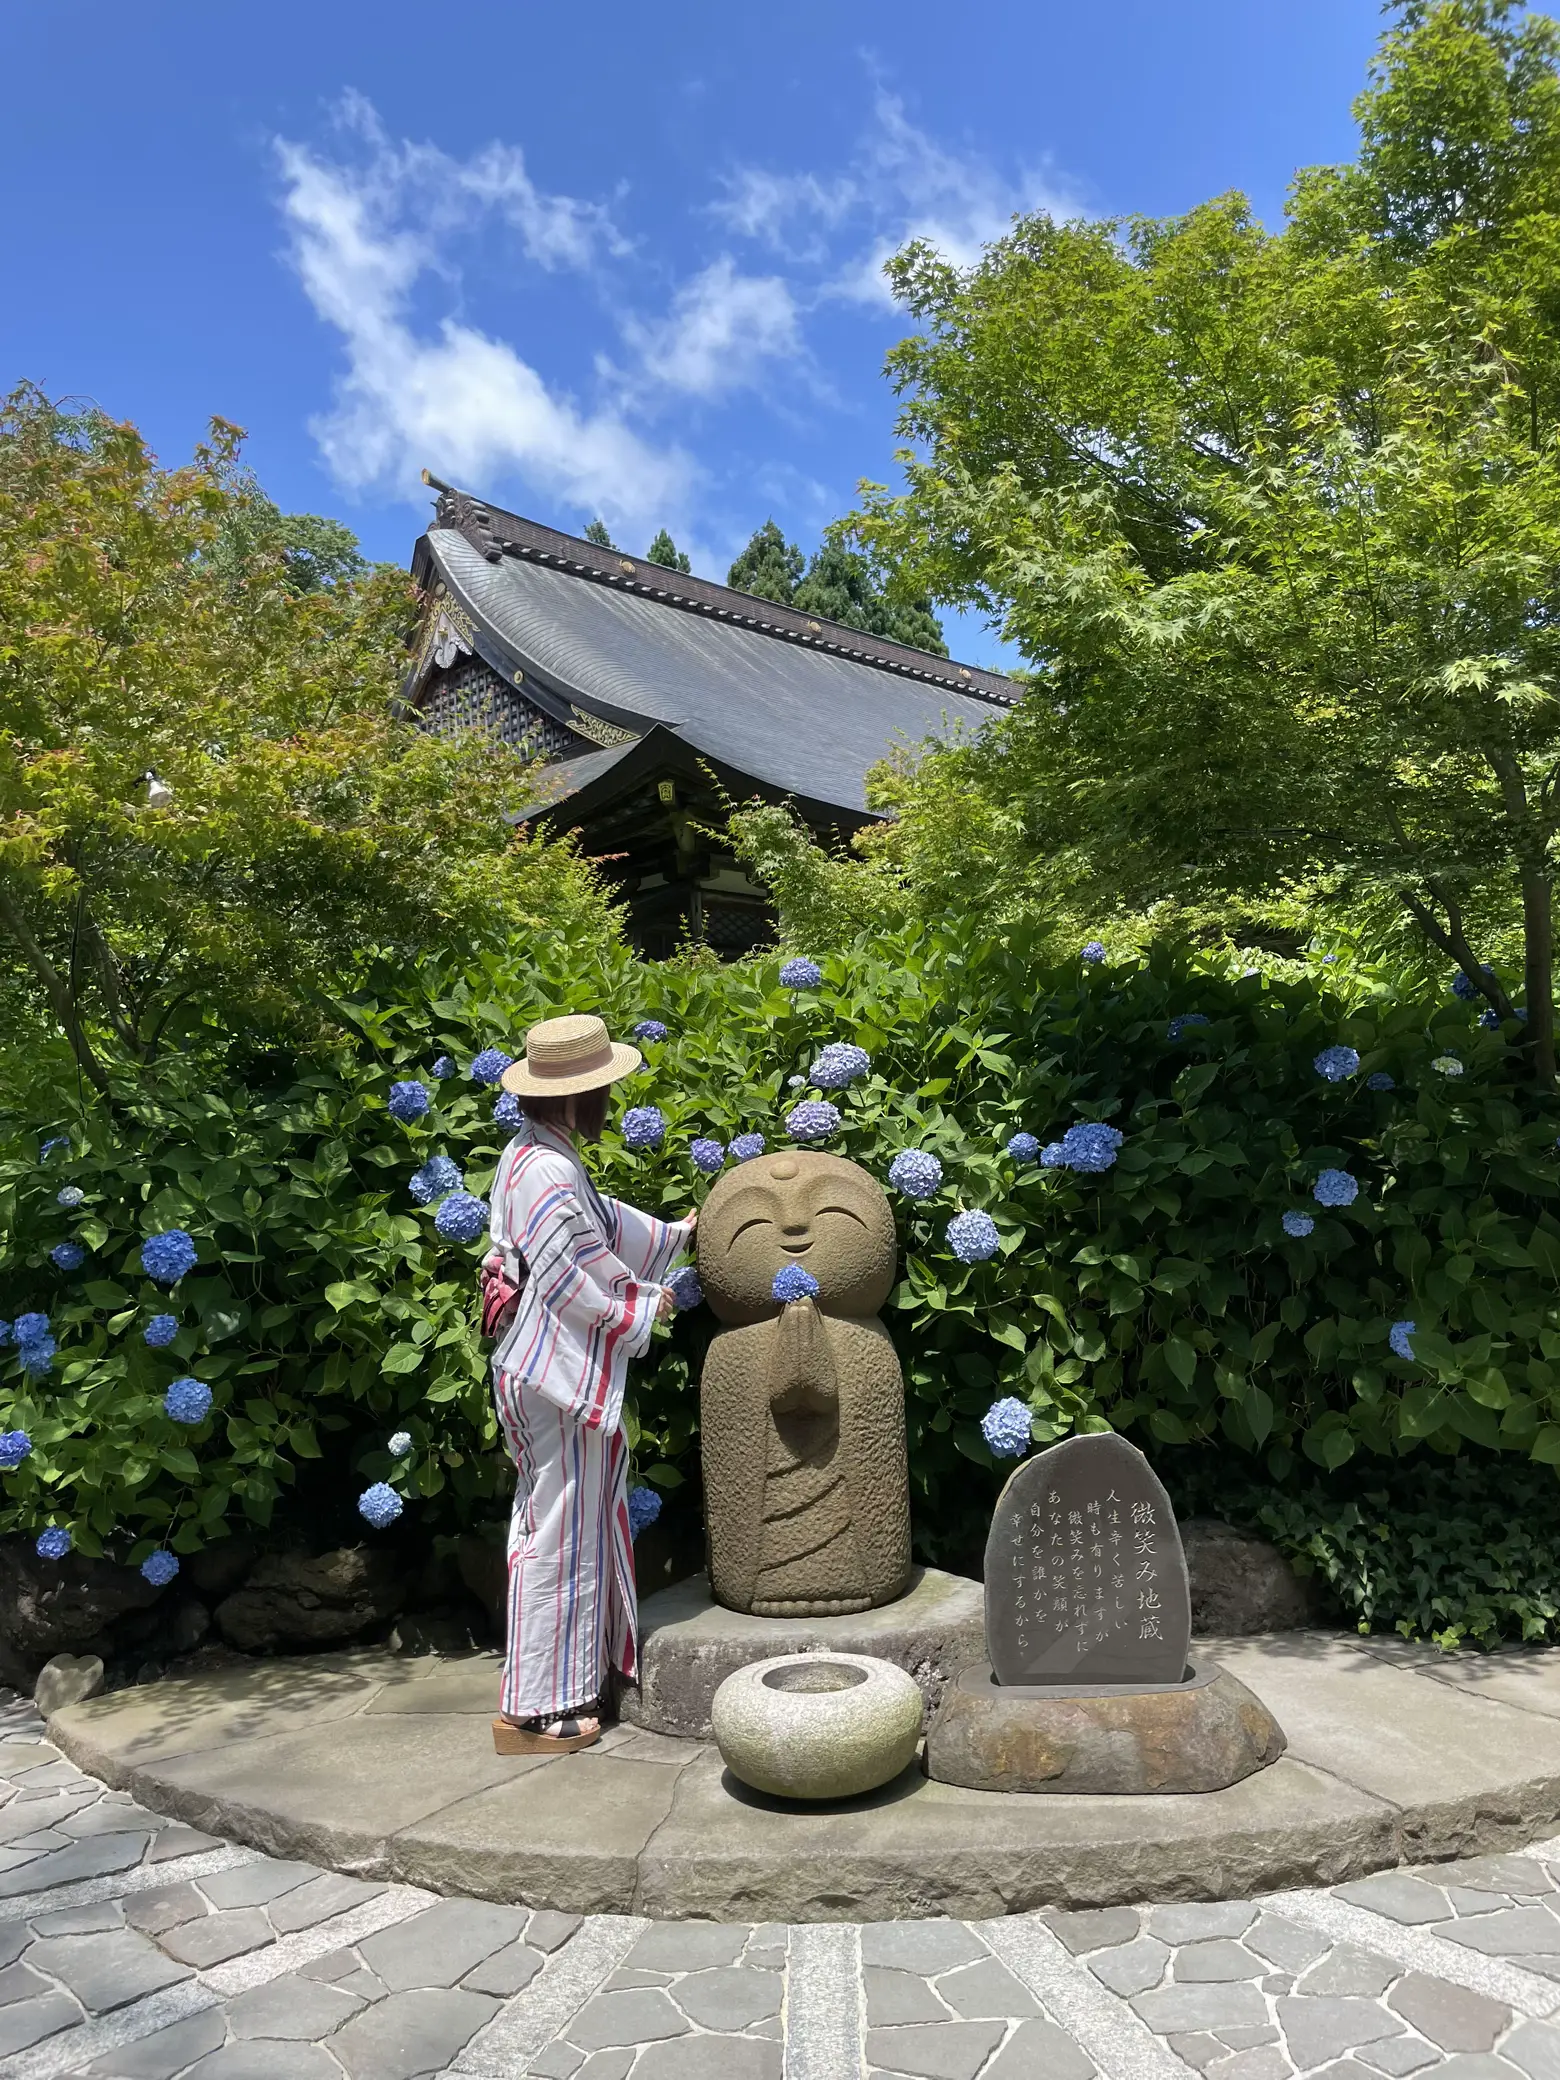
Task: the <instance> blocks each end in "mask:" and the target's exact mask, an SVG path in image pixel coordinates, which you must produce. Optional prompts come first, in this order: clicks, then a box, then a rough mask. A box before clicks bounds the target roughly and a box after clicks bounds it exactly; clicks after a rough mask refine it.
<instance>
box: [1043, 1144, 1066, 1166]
mask: <svg viewBox="0 0 1560 2080" xmlns="http://www.w3.org/2000/svg"><path fill="white" fill-rule="evenodd" d="M1040 1167H1041V1169H1042V1170H1065V1169H1066V1168H1067V1151H1066V1149H1065V1148H1063V1146H1062V1144H1061V1142H1060V1141H1048V1142H1047V1143H1046V1145H1045V1147H1044V1148H1042V1149H1041V1151H1040Z"/></svg>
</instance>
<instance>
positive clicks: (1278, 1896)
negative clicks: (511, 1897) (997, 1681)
mask: <svg viewBox="0 0 1560 2080" xmlns="http://www.w3.org/2000/svg"><path fill="white" fill-rule="evenodd" d="M0 1698H3V1693H0ZM1189 2073H1199V2074H1202V2075H1205V2076H1206V2080H1291V2076H1297V2075H1304V2076H1307V2080H1397V2076H1401V2075H1418V2074H1423V2075H1425V2076H1427V2080H1560V1841H1552V1842H1545V1843H1540V1844H1538V1845H1536V1846H1534V1847H1532V1848H1529V1849H1526V1850H1524V1851H1522V1852H1520V1853H1508V1854H1505V1855H1500V1856H1479V1857H1472V1858H1468V1859H1465V1860H1463V1861H1460V1862H1456V1863H1438V1864H1428V1865H1421V1866H1419V1867H1417V1868H1414V1869H1407V1868H1404V1869H1397V1870H1391V1871H1384V1872H1381V1873H1380V1874H1378V1875H1376V1876H1374V1877H1368V1878H1364V1879H1359V1880H1356V1881H1355V1882H1353V1883H1350V1884H1345V1885H1340V1886H1335V1887H1332V1888H1325V1889H1321V1888H1319V1889H1315V1890H1308V1891H1293V1892H1282V1893H1275V1894H1272V1895H1270V1896H1268V1897H1265V1898H1261V1899H1254V1900H1244V1901H1221V1902H1217V1903H1211V1904H1197V1903H1177V1904H1174V1905H1148V1906H1142V1907H1110V1908H1104V1909H1097V1910H1093V1911H1089V1912H1063V1911H1058V1910H1046V1911H1043V1912H1039V1913H1034V1914H1018V1915H1011V1916H1008V1917H1005V1918H1002V1919H998V1920H985V1921H968V1922H967V1921H958V1920H922V1921H883V1922H874V1923H868V1924H865V1925H856V1924H854V1923H820V1922H809V1923H802V1924H797V1925H793V1926H789V1927H788V1926H786V1925H783V1924H779V1923H775V1924H767V1925H758V1926H752V1925H748V1924H741V1925H738V1924H725V1923H721V1922H711V1921H677V1922H673V1921H661V1922H652V1921H648V1920H645V1919H642V1918H635V1917H630V1916H626V1915H591V1916H586V1917H583V1918H581V1917H579V1916H575V1915H570V1914H559V1913H544V1912H531V1911H528V1910H527V1909H525V1908H523V1907H511V1906H501V1905H495V1904H493V1903H492V1902H489V1901H483V1900H473V1899H462V1898H448V1899H446V1898H440V1897H439V1896H437V1895H436V1894H434V1893H431V1892H427V1891H423V1890H421V1889H419V1888H418V1887H415V1886H411V1885H400V1884H385V1883H379V1882H370V1881H367V1880H364V1879H360V1878H355V1877H351V1876H347V1875H342V1874H339V1873H335V1872H330V1871H325V1870H321V1869H320V1868H318V1867H317V1866H316V1865H313V1864H310V1863H303V1862H297V1861H285V1860H282V1859H279V1858H275V1857H269V1856H265V1855H262V1854H260V1853H259V1852H258V1851H256V1850H254V1849H249V1848H243V1847H239V1846H237V1845H235V1844H231V1843H224V1842H221V1841H218V1840H216V1839H214V1838H213V1837H212V1836H210V1835H204V1834H200V1833H198V1832H197V1831H196V1830H194V1829H193V1828H190V1827H188V1826H184V1825H181V1824H179V1823H177V1822H173V1821H169V1820H165V1819H162V1818H160V1817H159V1816H158V1815H156V1814H154V1813H151V1812H148V1811H146V1810H145V1809H144V1808H142V1807H140V1806H138V1805H136V1804H135V1803H134V1801H133V1800H132V1799H131V1798H130V1796H129V1795H128V1794H127V1793H124V1792H118V1791H108V1790H105V1788H104V1787H103V1786H102V1785H101V1784H100V1783H98V1782H97V1781H96V1780H95V1779H94V1778H92V1777H90V1776H87V1775H84V1774H83V1773H82V1772H81V1771H79V1770H78V1769H77V1768H76V1767H75V1765H74V1764H72V1763H70V1762H68V1761H65V1760H64V1759H63V1758H61V1757H60V1756H59V1755H58V1753H57V1752H56V1751H55V1749H54V1748H53V1747H51V1746H50V1744H49V1742H48V1741H47V1739H46V1738H45V1734H44V1727H43V1724H42V1722H41V1721H40V1720H39V1719H38V1717H37V1715H36V1714H35V1713H34V1712H33V1710H32V1707H31V1706H30V1705H27V1704H25V1703H22V1702H21V1701H19V1700H12V1701H10V1702H9V1703H3V1702H0V2074H4V2075H5V2076H6V2080H55V2076H57V2075H66V2074H81V2075H84V2076H91V2080H197V2076H198V2080H339V2076H341V2075H346V2076H348V2080H419V2076H424V2075H426V2076H429V2080H432V2076H435V2075H446V2074H447V2075H452V2076H459V2080H520V2076H534V2080H1095V2076H1099V2080H1172V2076H1176V2075H1186V2074H1189Z"/></svg>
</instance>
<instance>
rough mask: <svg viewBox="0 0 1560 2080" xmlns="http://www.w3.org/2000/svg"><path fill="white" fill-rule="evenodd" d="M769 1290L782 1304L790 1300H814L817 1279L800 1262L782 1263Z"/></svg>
mask: <svg viewBox="0 0 1560 2080" xmlns="http://www.w3.org/2000/svg"><path fill="white" fill-rule="evenodd" d="M769 1290H770V1292H771V1293H772V1294H773V1295H774V1297H775V1299H777V1300H778V1301H780V1302H781V1303H782V1305H783V1304H784V1303H786V1302H788V1301H791V1300H816V1299H817V1297H818V1281H817V1279H815V1278H814V1277H813V1275H812V1273H811V1272H810V1271H804V1270H803V1269H802V1267H801V1265H800V1264H782V1265H781V1267H780V1269H779V1270H778V1271H777V1272H776V1273H775V1279H774V1284H773V1285H772V1286H771V1287H770V1289H769Z"/></svg>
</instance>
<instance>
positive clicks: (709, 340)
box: [623, 254, 803, 398]
mask: <svg viewBox="0 0 1560 2080" xmlns="http://www.w3.org/2000/svg"><path fill="white" fill-rule="evenodd" d="M623 333H624V337H625V338H626V339H627V341H628V343H629V345H630V346H631V347H633V348H634V350H635V352H636V354H637V355H638V358H639V363H640V367H641V369H642V371H643V375H644V377H645V378H646V379H648V380H649V381H650V382H652V383H655V384H659V385H660V386H661V387H662V388H663V389H667V390H676V391H680V392H682V393H683V394H684V395H686V396H690V397H702V398H715V397H720V396H723V395H726V394H727V393H729V392H731V391H733V390H739V389H746V388H748V387H750V386H752V385H753V384H755V383H757V382H758V380H759V379H760V377H761V374H762V372H763V369H764V366H765V364H766V363H768V362H772V361H788V360H793V359H796V358H799V357H800V356H801V354H802V351H803V349H802V339H801V332H800V329H799V327H798V323H797V309H796V302H795V299H794V297H793V296H792V294H791V290H790V287H789V285H788V284H787V283H786V282H784V281H782V280H781V278H780V277H779V276H778V275H773V274H769V275H750V274H741V273H739V272H738V270H737V267H736V264H735V263H734V261H733V260H732V259H731V258H730V256H729V255H727V254H722V256H721V257H720V258H719V259H718V260H716V261H714V262H712V264H711V265H710V266H708V267H706V268H705V269H704V271H703V272H702V273H701V274H697V275H695V276H694V277H693V279H692V280H691V281H688V282H685V283H684V284H683V286H682V287H681V288H680V289H679V290H678V291H677V294H676V295H675V296H674V298H673V299H672V306H671V309H670V311H669V312H668V313H667V315H666V316H665V317H664V318H660V319H656V320H653V321H650V322H645V321H642V320H639V319H633V318H628V319H625V320H624V323H623Z"/></svg>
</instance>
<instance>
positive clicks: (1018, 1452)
mask: <svg viewBox="0 0 1560 2080" xmlns="http://www.w3.org/2000/svg"><path fill="white" fill-rule="evenodd" d="M980 1430H981V1435H982V1437H984V1438H985V1440H986V1442H987V1444H989V1445H990V1447H991V1452H992V1456H993V1458H997V1459H1021V1458H1022V1457H1023V1455H1024V1453H1025V1452H1027V1451H1028V1449H1029V1446H1030V1441H1031V1438H1032V1436H1033V1432H1032V1431H1031V1429H1030V1422H1029V1409H1028V1407H1027V1405H1026V1404H1025V1403H1024V1402H1022V1401H1020V1400H1018V1399H1017V1397H1016V1396H1015V1395H1012V1394H1004V1395H1003V1397H1002V1399H1001V1400H1000V1401H993V1402H992V1404H991V1406H990V1408H988V1409H987V1411H986V1413H985V1414H984V1415H983V1416H982V1417H981V1419H980Z"/></svg>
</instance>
